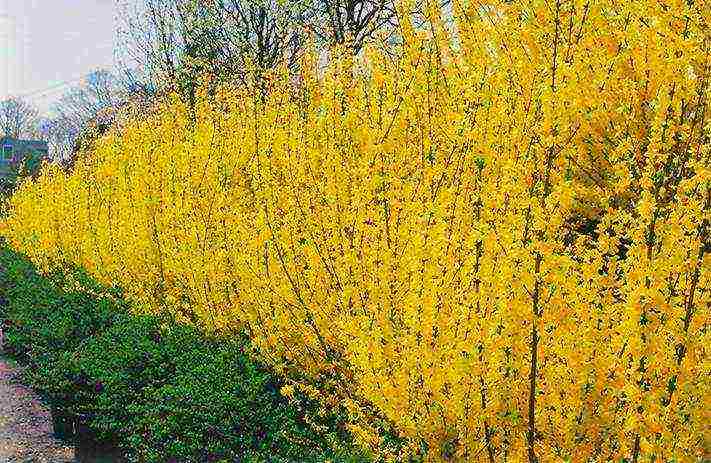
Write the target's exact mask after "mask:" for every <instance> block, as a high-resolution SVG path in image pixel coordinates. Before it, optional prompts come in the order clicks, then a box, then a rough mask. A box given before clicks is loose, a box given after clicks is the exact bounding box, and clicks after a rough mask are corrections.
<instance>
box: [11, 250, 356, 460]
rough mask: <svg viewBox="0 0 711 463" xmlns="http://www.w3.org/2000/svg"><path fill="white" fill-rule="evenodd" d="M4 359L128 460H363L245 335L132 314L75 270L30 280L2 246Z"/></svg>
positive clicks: (32, 275) (25, 267)
mask: <svg viewBox="0 0 711 463" xmlns="http://www.w3.org/2000/svg"><path fill="white" fill-rule="evenodd" d="M0 272H1V273H0V297H1V298H2V299H1V300H0V320H1V321H2V323H3V325H4V333H5V336H4V337H5V342H4V350H5V353H6V354H7V355H10V356H12V357H14V358H15V359H17V360H18V361H19V362H21V363H22V364H24V365H26V366H27V368H26V369H25V370H24V379H25V381H26V382H28V383H29V384H30V385H31V386H32V387H34V388H35V389H36V390H37V391H38V392H39V393H40V394H42V395H43V396H44V397H45V398H46V400H47V401H48V402H49V403H50V405H51V406H53V407H57V408H59V409H63V410H65V411H67V412H69V413H73V414H82V415H83V416H89V417H91V418H90V421H89V426H90V428H91V429H92V430H93V432H95V433H96V435H97V436H99V438H100V439H102V440H105V441H109V442H114V443H116V444H117V445H118V446H119V447H120V448H121V449H122V451H123V452H124V454H125V457H126V459H127V460H128V461H134V462H146V463H150V462H155V463H157V462H232V461H239V462H282V461H284V462H286V461H298V462H310V461H312V462H319V461H326V460H331V461H340V462H346V461H361V460H360V458H356V457H353V456H346V455H353V454H354V452H353V451H352V449H351V447H350V445H349V444H348V443H347V442H348V440H347V437H346V435H347V434H346V433H345V431H344V429H343V427H342V426H340V423H342V421H341V419H340V417H339V416H338V415H337V414H335V413H334V414H332V415H330V416H326V417H323V416H321V417H317V409H318V407H317V406H316V404H315V403H312V402H310V401H309V400H308V399H307V398H303V397H302V398H298V397H297V398H295V399H293V400H287V399H286V398H284V397H283V396H282V395H281V394H280V392H279V390H280V388H281V386H282V383H281V382H280V379H279V378H278V377H277V376H275V375H274V374H273V373H271V372H269V371H268V370H267V369H266V368H265V367H263V366H262V365H260V364H259V363H258V362H256V361H255V360H254V359H253V358H252V357H251V356H250V355H249V352H248V349H249V343H248V340H247V339H246V338H244V337H239V336H237V337H235V338H230V339H229V340H227V339H219V340H217V339H210V338H207V337H206V336H205V335H204V334H202V333H201V332H200V331H198V330H197V329H195V328H192V327H189V326H185V325H181V324H178V323H175V322H173V321H171V320H168V319H165V318H161V317H159V316H154V315H134V314H131V313H130V312H129V307H128V304H127V303H126V302H125V300H124V299H122V297H121V294H120V291H119V290H116V289H111V288H105V287H101V286H100V285H98V284H97V283H96V282H95V281H93V280H92V279H91V278H90V277H88V276H87V275H86V274H85V273H83V272H81V271H76V270H73V271H70V272H55V273H53V274H51V275H46V276H43V275H40V274H39V273H38V272H37V271H36V269H35V268H34V267H33V266H32V264H31V263H30V262H29V261H28V260H26V259H25V258H24V257H23V256H21V255H18V254H17V253H15V252H13V251H12V250H9V249H7V248H5V247H4V246H3V247H2V249H0Z"/></svg>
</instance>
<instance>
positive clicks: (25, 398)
mask: <svg viewBox="0 0 711 463" xmlns="http://www.w3.org/2000/svg"><path fill="white" fill-rule="evenodd" d="M16 374H17V370H16V368H14V367H13V366H12V365H11V364H10V363H9V362H8V361H6V360H5V359H3V358H2V357H0V463H71V462H73V461H74V449H73V448H70V447H68V446H66V445H64V444H63V443H62V442H60V441H57V440H56V439H54V438H53V437H52V421H51V418H50V414H49V410H47V407H45V406H44V405H43V404H42V403H40V402H39V400H38V398H37V396H36V395H35V394H34V393H33V392H32V391H31V390H30V389H28V388H26V387H24V386H22V385H20V384H18V383H17V382H16V381H15V377H16Z"/></svg>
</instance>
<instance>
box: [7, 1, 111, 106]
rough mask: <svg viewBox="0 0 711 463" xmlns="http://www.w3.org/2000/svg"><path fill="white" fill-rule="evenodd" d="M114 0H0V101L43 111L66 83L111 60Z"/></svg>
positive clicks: (101, 67) (106, 64)
mask: <svg viewBox="0 0 711 463" xmlns="http://www.w3.org/2000/svg"><path fill="white" fill-rule="evenodd" d="M114 3H115V1H114V0H0V99H4V98H7V97H8V96H26V99H28V100H30V101H31V102H32V103H34V104H35V105H36V106H38V107H39V109H40V110H41V111H43V112H46V111H47V110H48V109H49V107H50V105H51V103H52V102H53V101H54V100H56V99H57V98H58V97H59V96H60V95H61V93H62V90H65V89H66V88H67V82H68V84H69V85H71V84H75V83H76V82H77V81H78V79H79V78H81V76H84V75H86V74H87V73H89V72H91V71H94V70H96V69H110V68H112V67H113V63H114V41H115V27H114V26H115V22H116V18H115V7H114Z"/></svg>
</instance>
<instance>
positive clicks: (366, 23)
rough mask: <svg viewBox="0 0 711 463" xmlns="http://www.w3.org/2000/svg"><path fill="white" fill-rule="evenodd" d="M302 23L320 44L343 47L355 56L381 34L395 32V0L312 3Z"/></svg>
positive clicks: (331, 0) (349, 0)
mask: <svg viewBox="0 0 711 463" xmlns="http://www.w3.org/2000/svg"><path fill="white" fill-rule="evenodd" d="M311 1H312V3H311V4H310V10H309V11H310V13H309V14H308V15H306V16H305V18H304V24H305V25H306V27H307V29H308V30H309V31H312V32H313V33H314V34H315V35H316V36H317V37H318V38H319V39H321V40H322V41H323V42H326V43H330V44H337V45H345V46H347V47H349V48H350V49H351V50H352V51H353V52H354V53H356V54H357V53H359V52H360V50H361V49H362V48H363V46H364V45H365V44H366V43H368V42H371V41H373V40H374V39H375V38H376V35H377V33H378V32H380V31H389V32H391V33H392V32H394V31H395V30H396V28H397V27H396V26H397V12H396V9H395V1H394V0H311Z"/></svg>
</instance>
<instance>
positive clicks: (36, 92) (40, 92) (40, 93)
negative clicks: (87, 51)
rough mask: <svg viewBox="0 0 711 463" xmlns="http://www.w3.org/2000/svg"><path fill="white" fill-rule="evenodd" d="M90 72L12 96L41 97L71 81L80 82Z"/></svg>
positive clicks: (24, 97)
mask: <svg viewBox="0 0 711 463" xmlns="http://www.w3.org/2000/svg"><path fill="white" fill-rule="evenodd" d="M91 74H92V73H91V72H90V73H87V74H84V75H82V76H80V77H76V78H74V79H68V80H63V81H61V82H57V83H56V84H53V85H50V86H48V87H45V88H40V89H38V90H33V91H31V92H26V93H20V94H17V95H14V96H15V98H20V99H28V98H30V97H32V98H38V97H39V98H41V97H42V96H45V95H49V94H52V93H54V92H57V91H59V90H61V89H62V88H63V87H66V86H67V85H69V84H73V83H77V82H80V81H82V80H83V79H86V78H87V77H89V76H90V75H91Z"/></svg>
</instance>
